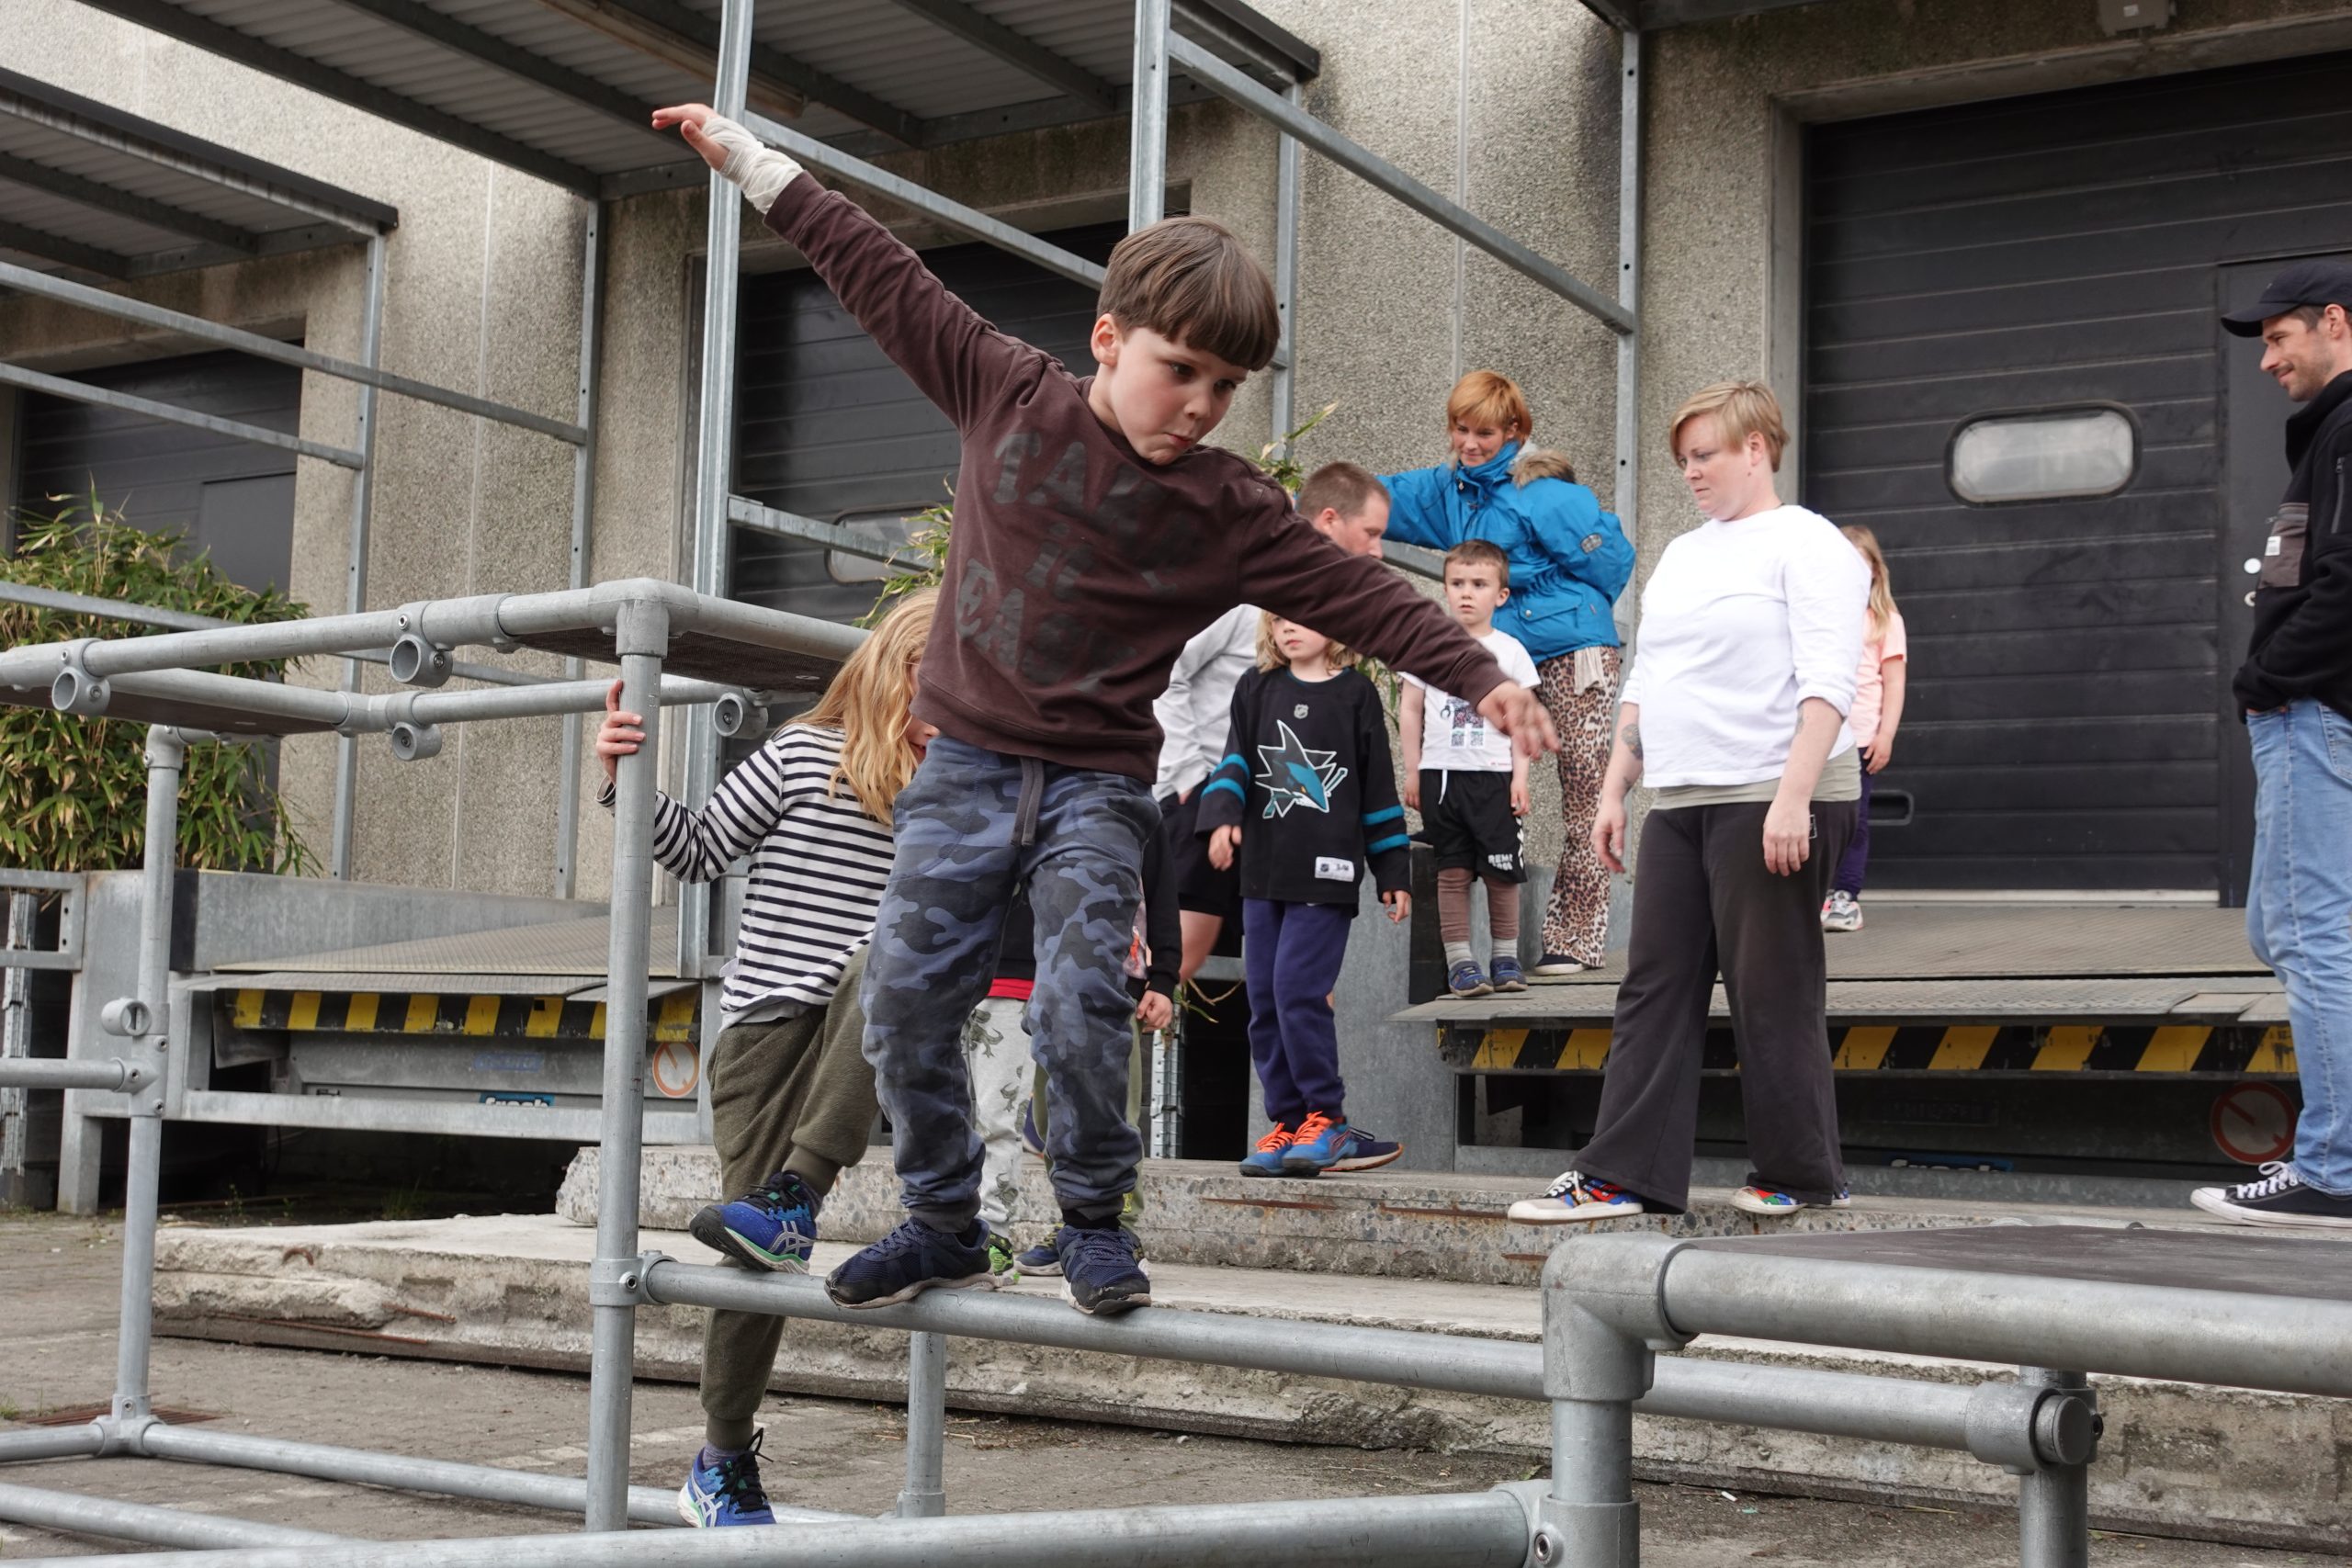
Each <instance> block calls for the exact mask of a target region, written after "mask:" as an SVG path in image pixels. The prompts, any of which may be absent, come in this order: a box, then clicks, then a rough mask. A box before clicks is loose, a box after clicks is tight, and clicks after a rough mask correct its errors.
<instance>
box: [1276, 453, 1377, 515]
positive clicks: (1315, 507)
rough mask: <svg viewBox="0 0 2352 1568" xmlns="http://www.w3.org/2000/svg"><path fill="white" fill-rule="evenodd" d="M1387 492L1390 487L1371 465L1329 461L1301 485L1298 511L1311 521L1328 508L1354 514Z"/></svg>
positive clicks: (1341, 513)
mask: <svg viewBox="0 0 2352 1568" xmlns="http://www.w3.org/2000/svg"><path fill="white" fill-rule="evenodd" d="M1387 493H1388V488H1387V487H1386V486H1385V485H1384V484H1382V483H1381V482H1380V480H1379V479H1375V478H1374V476H1373V472H1372V470H1371V469H1370V468H1363V467H1361V466H1359V465H1357V464H1354V463H1349V462H1338V463H1326V464H1324V465H1323V466H1322V467H1321V468H1317V469H1316V470H1315V471H1314V472H1313V473H1311V474H1309V475H1307V476H1306V483H1305V484H1303V485H1301V486H1299V487H1298V514H1299V515H1300V516H1301V517H1304V518H1306V520H1307V521H1308V522H1310V523H1311V522H1313V521H1314V520H1315V519H1316V518H1317V517H1320V516H1322V515H1323V511H1324V508H1326V507H1329V509H1330V510H1332V511H1333V512H1336V513H1339V514H1340V516H1342V517H1354V516H1358V515H1360V514H1361V513H1363V509H1364V508H1365V507H1367V506H1369V505H1371V504H1372V499H1373V497H1374V496H1385V495H1386V494H1387Z"/></svg>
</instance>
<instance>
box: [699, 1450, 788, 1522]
mask: <svg viewBox="0 0 2352 1568" xmlns="http://www.w3.org/2000/svg"><path fill="white" fill-rule="evenodd" d="M767 1435H768V1433H767V1428H766V1427H761V1428H760V1429H759V1430H758V1431H757V1432H754V1433H752V1446H751V1447H750V1448H748V1449H745V1450H743V1451H742V1452H741V1453H740V1454H729V1455H728V1456H727V1457H726V1458H725V1459H719V1458H717V1457H715V1456H714V1455H713V1454H712V1453H711V1451H710V1450H708V1449H707V1448H705V1449H703V1450H699V1451H698V1452H696V1453H695V1462H694V1463H693V1464H692V1465H690V1466H688V1467H687V1470H686V1483H685V1484H684V1486H681V1487H679V1488H678V1517H680V1518H682V1519H684V1520H685V1521H686V1523H688V1524H690V1525H692V1526H694V1527H695V1529H725V1528H727V1527H728V1526H730V1525H772V1524H774V1523H775V1514H774V1513H772V1512H770V1511H769V1508H768V1495H767V1493H766V1492H765V1491H764V1490H763V1489H762V1488H761V1486H760V1444H761V1442H762V1441H763V1439H764V1438H766V1437H767Z"/></svg>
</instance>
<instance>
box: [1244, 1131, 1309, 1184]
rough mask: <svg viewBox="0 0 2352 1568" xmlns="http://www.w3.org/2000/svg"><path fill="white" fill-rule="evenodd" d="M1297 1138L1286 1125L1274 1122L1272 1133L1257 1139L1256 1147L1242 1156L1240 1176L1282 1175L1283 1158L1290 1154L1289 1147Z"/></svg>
mask: <svg viewBox="0 0 2352 1568" xmlns="http://www.w3.org/2000/svg"><path fill="white" fill-rule="evenodd" d="M1297 1136H1298V1134H1296V1133H1294V1132H1292V1131H1291V1130H1290V1128H1289V1126H1288V1125H1287V1124H1285V1123H1283V1122H1275V1123H1274V1129H1273V1131H1272V1132H1271V1133H1268V1134H1266V1135H1265V1136H1264V1137H1262V1138H1261V1139H1259V1140H1258V1146H1257V1147H1256V1148H1254V1149H1251V1150H1250V1152H1249V1153H1248V1154H1247V1155H1245V1156H1242V1159H1241V1174H1242V1175H1244V1176H1280V1175H1282V1174H1283V1156H1284V1155H1286V1154H1288V1153H1289V1152H1290V1145H1291V1144H1292V1142H1293V1140H1295V1138H1297Z"/></svg>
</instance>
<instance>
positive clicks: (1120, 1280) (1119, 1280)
mask: <svg viewBox="0 0 2352 1568" xmlns="http://www.w3.org/2000/svg"><path fill="white" fill-rule="evenodd" d="M1054 1243H1055V1246H1056V1247H1057V1250H1059V1252H1060V1253H1061V1259H1062V1283H1063V1284H1064V1285H1065V1286H1067V1287H1068V1289H1069V1303H1070V1305H1072V1306H1074V1307H1076V1308H1077V1309H1078V1310H1079V1311H1080V1312H1082V1313H1086V1314H1089V1315H1099V1316H1103V1317H1109V1316H1111V1315H1113V1314H1117V1313H1123V1312H1128V1311H1132V1310H1133V1309H1135V1308H1136V1307H1139V1306H1149V1305H1150V1304H1151V1276H1150V1275H1148V1274H1147V1273H1145V1272H1144V1271H1143V1269H1142V1266H1141V1265H1139V1264H1138V1263H1137V1262H1136V1244H1135V1238H1134V1237H1133V1236H1131V1235H1128V1234H1127V1233H1126V1232H1125V1230H1123V1229H1119V1228H1116V1227H1114V1228H1113V1229H1110V1230H1107V1231H1103V1230H1080V1228H1078V1227H1077V1226H1076V1225H1064V1226H1063V1227H1062V1228H1061V1229H1059V1230H1057V1231H1056V1232H1055V1233H1054Z"/></svg>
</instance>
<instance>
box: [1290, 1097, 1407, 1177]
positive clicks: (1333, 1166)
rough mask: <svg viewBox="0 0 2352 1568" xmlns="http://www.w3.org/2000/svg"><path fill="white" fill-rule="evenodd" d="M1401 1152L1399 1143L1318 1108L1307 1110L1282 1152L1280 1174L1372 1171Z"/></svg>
mask: <svg viewBox="0 0 2352 1568" xmlns="http://www.w3.org/2000/svg"><path fill="white" fill-rule="evenodd" d="M1404 1152H1405V1145H1402V1144H1397V1143H1391V1142H1389V1141H1388V1140H1387V1139H1386V1138H1375V1137H1374V1136H1373V1135H1372V1134H1369V1133H1367V1132H1365V1131H1364V1130H1363V1128H1361V1127H1354V1126H1351V1125H1349V1124H1348V1123H1347V1122H1343V1121H1340V1120H1339V1119H1337V1118H1335V1117H1330V1116H1326V1115H1324V1114H1323V1113H1322V1112H1321V1111H1308V1112H1307V1113H1306V1121H1304V1122H1300V1123H1299V1124H1298V1133H1297V1135H1296V1136H1295V1137H1293V1138H1292V1139H1291V1141H1290V1147H1289V1148H1287V1149H1285V1150H1283V1175H1284V1176H1320V1175H1322V1174H1323V1173H1324V1172H1325V1171H1327V1170H1374V1169H1376V1168H1379V1167H1381V1166H1384V1165H1386V1164H1387V1163H1388V1162H1389V1161H1391V1160H1393V1159H1395V1158H1396V1157H1397V1156H1398V1155H1401V1154H1403V1153H1404Z"/></svg>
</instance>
